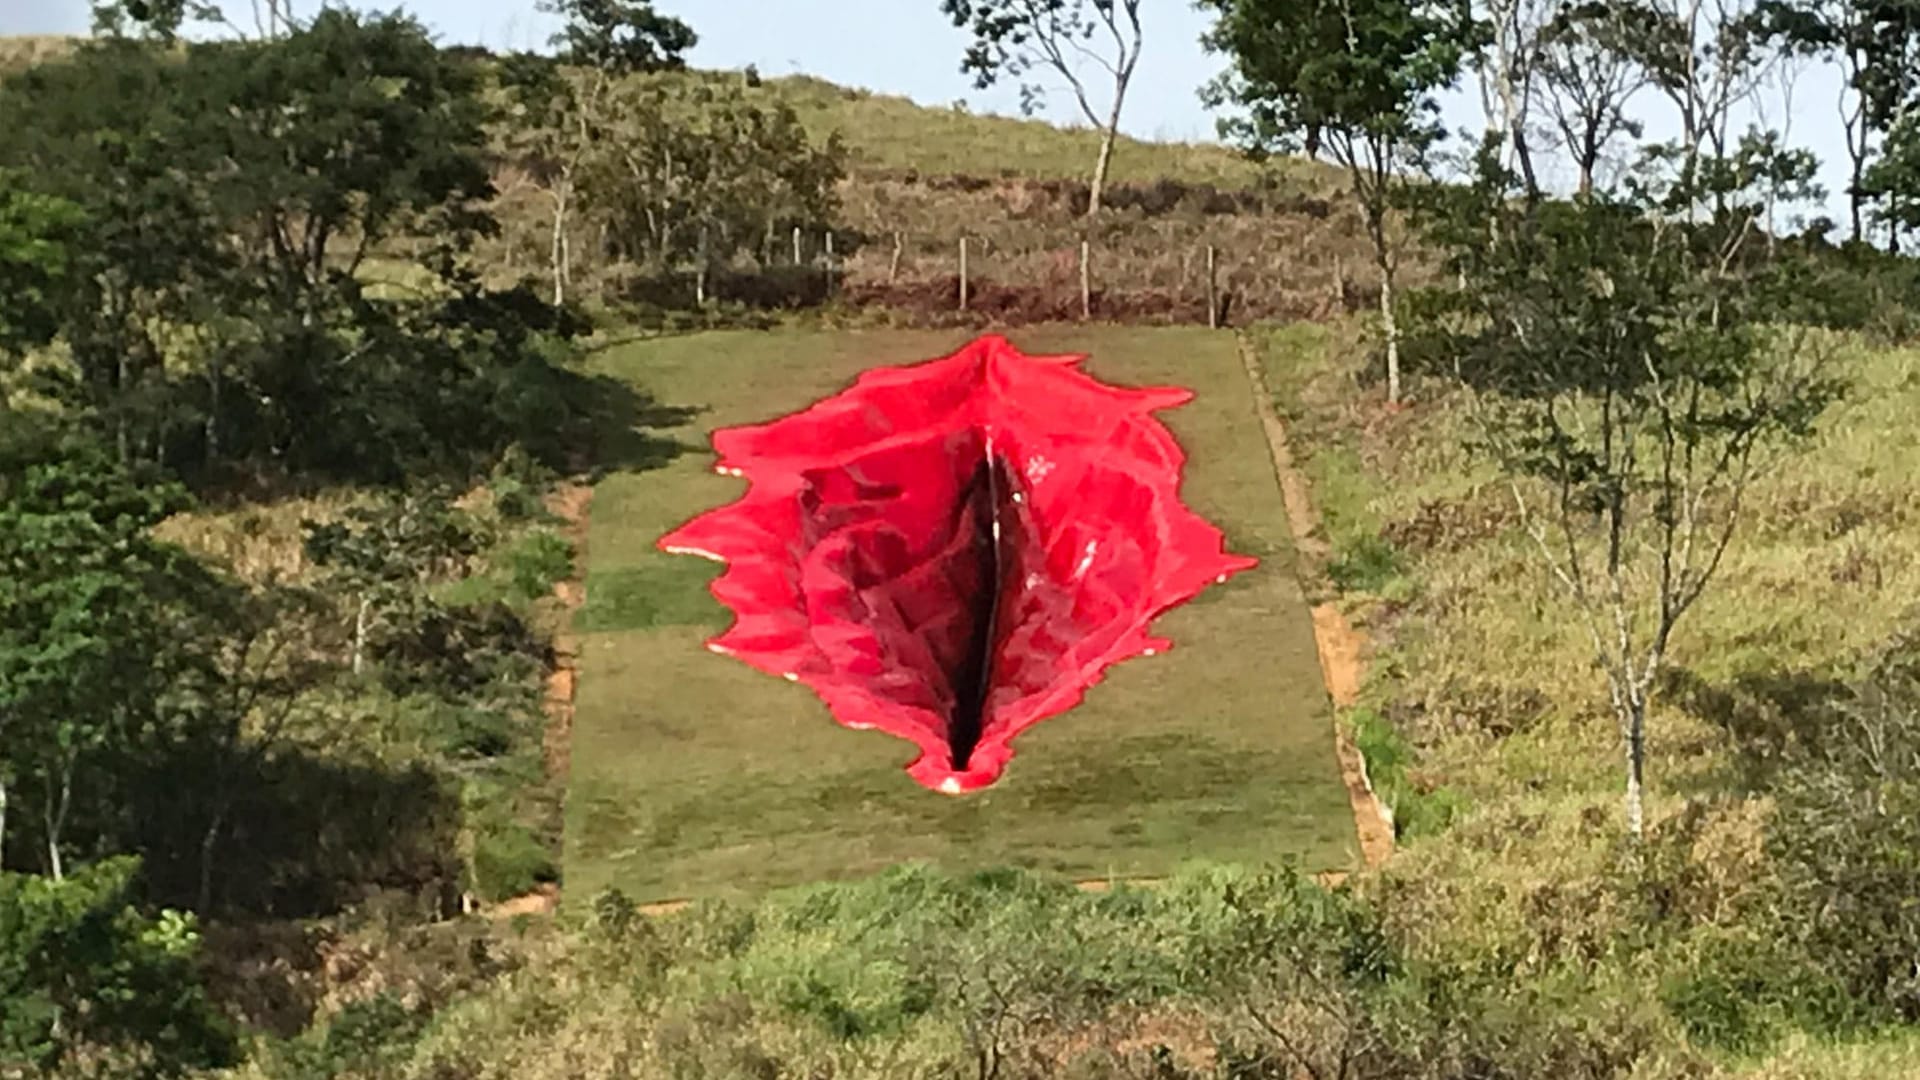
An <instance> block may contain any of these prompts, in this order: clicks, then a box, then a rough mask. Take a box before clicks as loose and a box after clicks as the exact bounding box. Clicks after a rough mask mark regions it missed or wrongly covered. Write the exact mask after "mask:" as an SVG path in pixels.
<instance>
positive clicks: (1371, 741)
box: [1347, 708, 1465, 839]
mask: <svg viewBox="0 0 1920 1080" xmlns="http://www.w3.org/2000/svg"><path fill="white" fill-rule="evenodd" d="M1347 720H1348V722H1349V723H1351V724H1352V725H1353V744H1354V747H1355V748H1356V749H1358V750H1359V751H1360V756H1361V757H1362V758H1364V759H1365V760H1366V763H1367V779H1368V780H1369V781H1371V782H1372V784H1373V790H1374V793H1375V794H1376V795H1378V796H1379V797H1380V800H1381V801H1382V802H1384V803H1386V805H1387V809H1389V810H1391V811H1393V831H1394V835H1395V836H1399V837H1403V838H1407V839H1411V838H1413V837H1416V836H1430V835H1432V834H1434V833H1438V832H1441V831H1443V830H1445V829H1446V827H1447V826H1449V825H1451V824H1453V820H1454V818H1455V817H1456V816H1458V815H1459V813H1460V811H1461V810H1462V809H1463V808H1464V807H1465V800H1464V799H1463V798H1462V797H1461V795H1460V793H1459V792H1457V791H1454V790H1452V789H1451V788H1446V787H1433V788H1428V789H1424V790H1423V789H1422V788H1421V786H1420V785H1418V784H1417V783H1415V782H1414V780H1413V778H1412V775H1411V773H1410V771H1409V770H1410V769H1411V768H1412V766H1413V762H1414V749H1413V746H1412V744H1410V743H1408V742H1407V740H1406V737H1405V736H1403V735H1401V734H1400V732H1399V730H1398V729H1396V728H1395V727H1394V726H1393V723H1392V722H1391V721H1389V720H1387V719H1386V718H1385V717H1383V716H1381V715H1380V714H1379V713H1377V712H1374V711H1373V710H1372V709H1366V708H1360V709H1355V710H1353V712H1352V713H1350V714H1349V715H1348V717H1347Z"/></svg>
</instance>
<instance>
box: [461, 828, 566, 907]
mask: <svg viewBox="0 0 1920 1080" xmlns="http://www.w3.org/2000/svg"><path fill="white" fill-rule="evenodd" d="M558 877H559V869H558V868H557V867H556V866H555V865H554V862H553V854H552V852H550V851H548V850H547V847H546V845H544V844H542V843H541V842H540V841H539V839H538V838H536V837H535V836H534V835H533V833H532V832H531V831H529V830H528V829H527V828H526V827H525V826H523V825H520V824H518V823H515V822H505V823H500V824H496V825H491V826H486V827H482V828H481V830H480V831H479V833H478V834H477V835H475V836H474V838H473V885H474V891H475V892H477V893H479V894H480V896H481V898H482V899H485V900H489V901H497V900H509V899H512V898H513V897H516V896H522V895H525V894H526V893H529V892H532V891H533V889H534V888H535V887H536V886H538V885H540V884H541V883H543V882H549V881H554V880H556V879H557V878H558Z"/></svg>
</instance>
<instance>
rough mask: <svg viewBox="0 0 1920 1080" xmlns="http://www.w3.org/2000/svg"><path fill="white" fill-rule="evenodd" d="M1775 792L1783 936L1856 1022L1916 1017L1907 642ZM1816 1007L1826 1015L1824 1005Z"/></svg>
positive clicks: (1918, 716) (1915, 839) (1916, 852)
mask: <svg viewBox="0 0 1920 1080" xmlns="http://www.w3.org/2000/svg"><path fill="white" fill-rule="evenodd" d="M1832 719H1833V721H1834V722H1833V723H1831V724H1829V725H1827V727H1826V730H1825V731H1824V732H1822V733H1821V736H1820V737H1819V738H1817V739H1813V740H1808V741H1806V742H1805V743H1804V744H1803V745H1802V746H1801V747H1800V748H1799V749H1798V751H1797V759H1796V760H1795V761H1794V762H1793V763H1792V764H1791V765H1790V766H1789V767H1788V768H1787V770H1786V771H1785V773H1784V775H1783V777H1782V779H1781V782H1780V785H1779V789H1778V791H1777V792H1776V801H1777V807H1778V808H1777V811H1776V814H1775V819H1774V824H1773V828H1772V829H1771V831H1770V835H1769V848H1770V854H1771V855H1772V856H1773V858H1774V859H1775V861H1776V862H1777V863H1778V864H1779V867H1780V880H1779V888H1780V898H1779V910H1778V917H1779V920H1780V933H1781V934H1782V935H1783V936H1784V937H1785V938H1786V939H1787V940H1789V941H1792V942H1794V943H1795V944H1796V945H1797V946H1798V947H1799V948H1801V949H1802V950H1804V951H1805V954H1806V958H1807V963H1808V973H1809V974H1811V975H1817V976H1819V977H1820V978H1822V979H1825V978H1831V979H1833V980H1835V981H1837V982H1838V983H1839V984H1840V985H1841V986H1842V987H1844V988H1845V991H1846V993H1847V994H1848V995H1850V996H1851V998H1852V1000H1853V1001H1854V1003H1855V1004H1856V1006H1857V1008H1858V1009H1859V1011H1860V1013H1861V1014H1862V1015H1861V1016H1860V1017H1859V1019H1862V1020H1876V1019H1890V1018H1897V1019H1899V1020H1902V1021H1907V1022H1913V1021H1916V1020H1920V969H1916V967H1915V964H1914V957H1916V956H1920V905H1917V904H1916V903H1915V902H1914V898H1915V897H1916V896H1920V655H1917V654H1916V653H1915V651H1914V648H1913V642H1912V641H1911V640H1907V641H1903V642H1901V643H1900V644H1898V645H1897V646H1896V648H1895V649H1894V650H1893V651H1891V652H1890V653H1889V654H1888V658H1887V659H1886V660H1885V661H1883V662H1882V663H1881V664H1879V665H1878V667H1877V668H1876V670H1874V671H1873V673H1872V674H1871V675H1870V676H1869V677H1868V678H1867V679H1866V680H1865V681H1864V682H1863V683H1862V684H1861V685H1860V686H1859V687H1858V688H1857V689H1856V691H1855V692H1854V694H1853V696H1852V698H1851V700H1848V701H1845V702H1843V703H1841V704H1840V705H1839V706H1838V707H1837V714H1836V715H1835V716H1834V717H1833V718H1832ZM1819 1011H1831V1010H1827V1009H1822V1010H1819Z"/></svg>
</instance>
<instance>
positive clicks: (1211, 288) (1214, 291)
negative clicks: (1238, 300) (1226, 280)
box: [1207, 244, 1220, 330]
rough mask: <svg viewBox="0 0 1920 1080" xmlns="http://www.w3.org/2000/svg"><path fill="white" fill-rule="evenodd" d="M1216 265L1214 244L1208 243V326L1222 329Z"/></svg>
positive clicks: (1213, 328) (1211, 328)
mask: <svg viewBox="0 0 1920 1080" xmlns="http://www.w3.org/2000/svg"><path fill="white" fill-rule="evenodd" d="M1214 266H1215V259H1214V251H1213V245H1212V244H1208V245H1207V328H1208V329H1210V330H1218V329H1220V291H1219V285H1218V284H1217V281H1216V279H1215V277H1214Z"/></svg>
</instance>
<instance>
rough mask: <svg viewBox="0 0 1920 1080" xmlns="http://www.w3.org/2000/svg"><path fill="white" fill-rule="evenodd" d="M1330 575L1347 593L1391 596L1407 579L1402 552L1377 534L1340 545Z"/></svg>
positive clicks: (1349, 540)
mask: <svg viewBox="0 0 1920 1080" xmlns="http://www.w3.org/2000/svg"><path fill="white" fill-rule="evenodd" d="M1327 576H1328V577H1330V578H1332V579H1333V583H1334V584H1335V585H1337V586H1339V587H1340V589H1341V590H1342V591H1344V592H1365V593H1372V594H1374V595H1376V596H1391V595H1393V594H1395V593H1396V592H1398V591H1400V590H1399V589H1397V588H1396V587H1397V586H1398V585H1400V583H1401V582H1402V581H1403V579H1404V578H1405V576H1406V566H1405V565H1404V564H1403V562H1402V561H1401V557H1400V549H1399V548H1396V547H1394V546H1393V544H1392V543H1391V542H1389V541H1388V540H1387V539H1386V538H1385V537H1382V536H1380V535H1379V534H1377V533H1372V534H1365V535H1360V536H1355V537H1352V538H1350V539H1348V540H1346V541H1344V542H1342V543H1340V544H1337V545H1336V546H1335V548H1334V551H1333V558H1332V559H1331V560H1330V561H1329V562H1328V563H1327Z"/></svg>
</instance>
